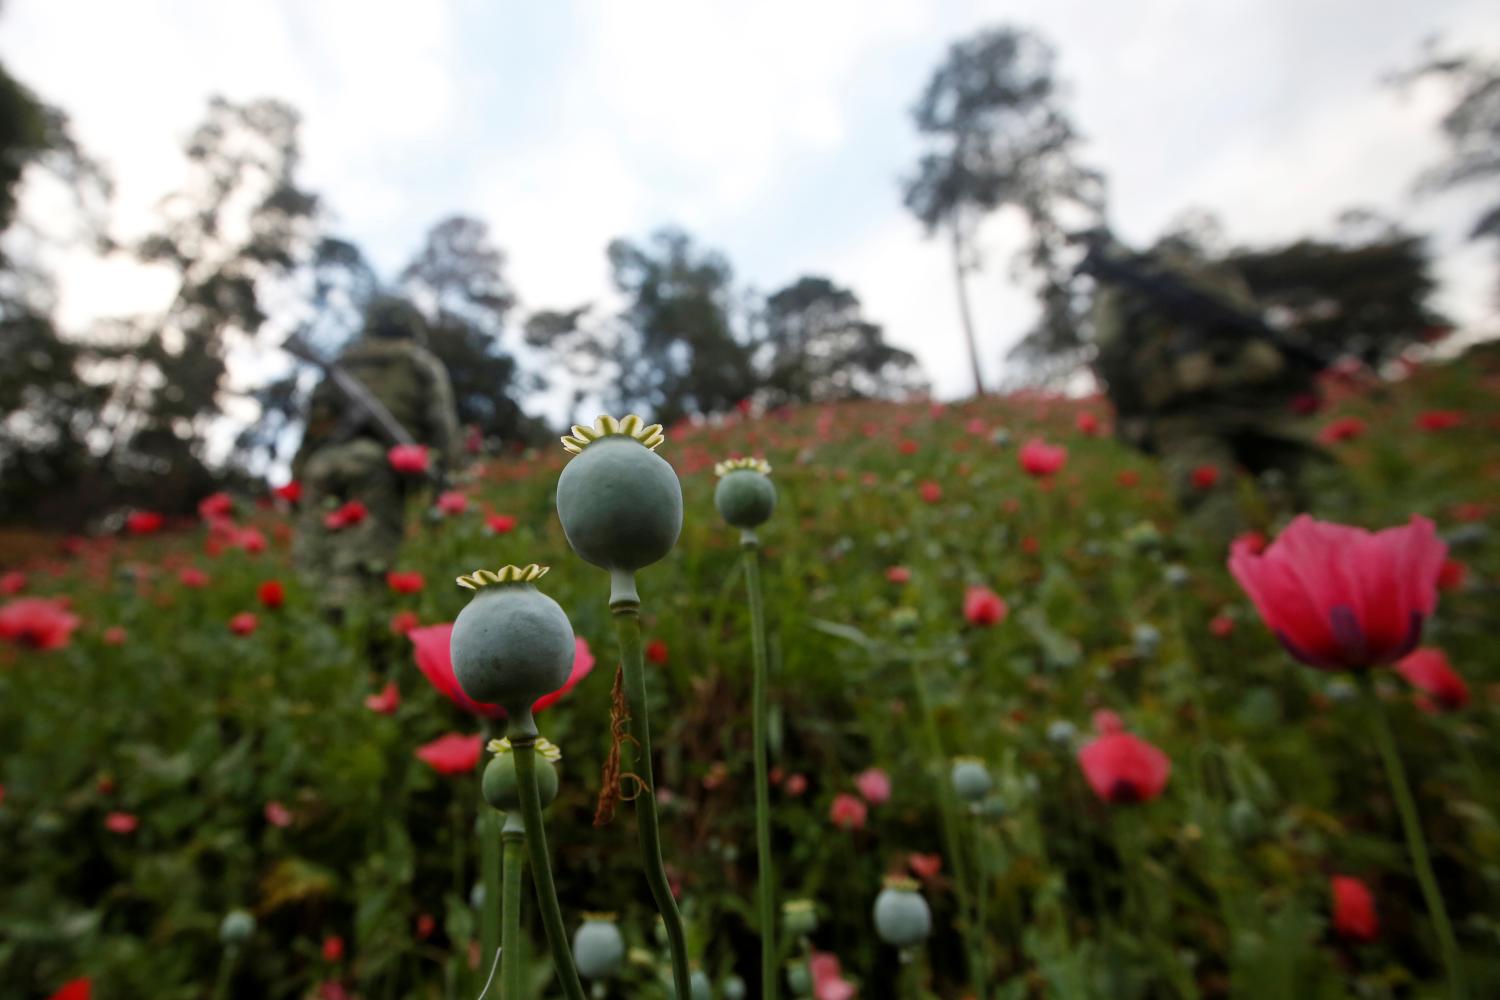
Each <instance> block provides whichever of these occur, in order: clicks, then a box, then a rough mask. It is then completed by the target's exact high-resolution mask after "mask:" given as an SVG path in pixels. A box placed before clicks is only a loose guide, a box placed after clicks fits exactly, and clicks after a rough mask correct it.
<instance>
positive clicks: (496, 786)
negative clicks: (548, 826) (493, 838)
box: [479, 736, 562, 813]
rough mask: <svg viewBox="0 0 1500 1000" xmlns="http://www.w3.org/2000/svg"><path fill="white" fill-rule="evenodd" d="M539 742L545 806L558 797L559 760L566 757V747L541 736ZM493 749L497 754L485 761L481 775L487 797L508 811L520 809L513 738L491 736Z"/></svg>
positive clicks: (539, 785)
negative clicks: (564, 750) (511, 742)
mask: <svg viewBox="0 0 1500 1000" xmlns="http://www.w3.org/2000/svg"><path fill="white" fill-rule="evenodd" d="M535 745H536V758H535V759H536V790H537V795H538V797H539V798H540V799H541V800H542V808H543V809H545V808H547V807H548V806H550V805H551V804H552V801H553V800H554V799H556V798H557V762H558V761H560V760H562V751H561V750H559V749H558V748H557V747H556V745H554V744H553V743H550V742H548V741H547V740H546V739H545V738H543V737H540V736H539V737H537V740H536V744H535ZM489 750H490V752H491V753H493V754H494V755H495V758H494V759H493V760H491V761H490V762H489V763H488V764H486V765H485V767H484V777H483V778H481V779H480V783H479V788H480V791H481V792H482V793H483V794H484V801H486V802H488V803H489V804H490V805H491V806H493V807H494V808H496V809H498V810H500V811H501V812H504V813H515V812H519V811H520V809H521V790H520V788H519V786H518V785H517V783H516V755H515V753H514V752H513V751H512V749H511V745H510V740H509V739H503V740H490V744H489Z"/></svg>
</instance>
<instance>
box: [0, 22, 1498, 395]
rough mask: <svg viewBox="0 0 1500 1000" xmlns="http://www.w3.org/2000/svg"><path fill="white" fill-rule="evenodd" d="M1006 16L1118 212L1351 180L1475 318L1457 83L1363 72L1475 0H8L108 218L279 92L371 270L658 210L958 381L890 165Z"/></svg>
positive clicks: (1273, 218)
mask: <svg viewBox="0 0 1500 1000" xmlns="http://www.w3.org/2000/svg"><path fill="white" fill-rule="evenodd" d="M1006 22H1010V23H1015V24H1021V25H1029V26H1032V27H1034V28H1036V29H1038V30H1039V31H1040V32H1042V33H1043V34H1044V35H1045V36H1046V37H1048V38H1049V39H1051V40H1052V41H1053V43H1054V44H1055V45H1056V46H1057V48H1058V50H1059V52H1060V56H1061V66H1060V69H1061V75H1062V76H1063V77H1064V78H1065V79H1066V80H1067V81H1068V82H1069V84H1070V89H1071V94H1072V106H1073V109H1074V112H1075V115H1076V118H1077V121H1078V124H1079V126H1080V127H1081V129H1082V131H1083V132H1084V133H1085V134H1086V136H1087V137H1088V139H1089V143H1088V146H1087V149H1086V157H1087V159H1088V160H1089V161H1090V162H1091V163H1093V164H1094V165H1096V166H1098V167H1100V168H1102V169H1103V170H1104V171H1105V172H1106V174H1107V175H1108V178H1109V182H1110V192H1111V213H1112V221H1113V222H1114V224H1115V226H1116V228H1117V229H1118V230H1119V232H1120V233H1121V234H1122V235H1123V236H1124V237H1126V238H1127V239H1129V240H1132V241H1145V240H1148V239H1149V238H1151V237H1152V236H1153V235H1155V234H1156V233H1158V232H1159V231H1160V230H1161V229H1162V228H1163V227H1164V226H1166V225H1167V224H1168V223H1169V222H1170V221H1171V220H1172V219H1173V218H1174V217H1176V216H1178V215H1179V214H1180V213H1181V212H1182V211H1183V210H1185V209H1188V208H1194V207H1196V208H1206V209H1209V210H1212V211H1214V212H1216V213H1218V214H1219V215H1220V216H1222V218H1223V219H1224V220H1225V222H1226V223H1227V229H1228V232H1229V235H1230V236H1231V238H1233V239H1235V240H1236V241H1264V240H1274V239H1283V238H1291V237H1294V236H1297V235H1301V234H1305V233H1308V232H1317V231H1320V230H1321V231H1324V232H1326V231H1327V230H1328V229H1329V227H1330V225H1331V223H1332V220H1333V218H1334V216H1335V215H1336V214H1337V212H1338V211H1339V210H1340V209H1343V208H1346V207H1352V206H1371V207H1375V208H1378V209H1381V210H1383V211H1385V212H1388V213H1390V214H1392V215H1395V216H1397V217H1399V218H1402V219H1404V220H1406V221H1407V222H1409V223H1410V224H1411V225H1413V226H1415V227H1417V228H1419V229H1421V230H1423V231H1430V232H1432V233H1433V234H1434V237H1435V246H1436V248H1437V249H1438V250H1439V252H1440V253H1441V254H1442V256H1443V260H1442V265H1441V275H1442V278H1443V280H1444V288H1443V298H1442V301H1441V304H1442V305H1443V306H1445V307H1446V308H1448V309H1449V310H1450V311H1451V312H1453V313H1455V314H1456V315H1457V316H1458V317H1459V318H1460V319H1461V320H1462V321H1464V322H1465V323H1467V324H1470V325H1479V326H1481V327H1484V328H1492V327H1493V326H1494V324H1495V319H1494V315H1493V313H1492V312H1490V302H1489V300H1488V297H1487V296H1488V291H1489V288H1490V287H1491V282H1492V280H1493V278H1492V276H1493V266H1492V264H1491V263H1490V259H1489V258H1488V257H1487V256H1486V251H1485V250H1484V249H1483V248H1475V247H1467V248H1466V247H1465V245H1464V243H1463V240H1462V234H1463V230H1464V228H1465V226H1466V225H1467V224H1469V223H1470V222H1471V221H1472V219H1473V218H1474V216H1475V214H1476V211H1477V209H1476V206H1477V205H1478V204H1479V203H1480V200H1479V196H1480V195H1481V194H1483V192H1478V191H1476V192H1471V193H1468V194H1461V195H1460V194H1456V195H1450V196H1445V197H1443V198H1440V199H1434V200H1430V201H1424V202H1415V201H1413V199H1412V198H1411V196H1410V188H1411V182H1412V179H1413V177H1414V176H1415V175H1416V174H1417V173H1418V172H1419V171H1420V170H1421V169H1422V168H1423V167H1424V166H1427V165H1429V164H1431V163H1432V162H1434V161H1436V160H1437V159H1438V158H1440V157H1441V155H1442V153H1443V147H1442V145H1441V142H1440V140H1439V137H1438V135H1437V132H1436V130H1435V120H1436V117H1437V115H1438V114H1439V113H1440V111H1441V109H1442V108H1443V107H1444V95H1443V94H1442V93H1441V92H1440V91H1439V90H1438V88H1436V87H1427V88H1423V89H1419V90H1417V91H1415V92H1412V93H1410V94H1407V95H1405V96H1402V95H1400V94H1397V93H1395V92H1393V91H1391V90H1390V89H1388V88H1384V87H1382V86H1380V85H1379V78H1380V76H1381V74H1382V73H1384V72H1386V71H1389V70H1391V69H1393V68H1397V67H1400V66H1402V65H1405V64H1408V63H1409V62H1411V60H1412V59H1413V58H1414V56H1415V54H1416V52H1417V51H1418V46H1419V43H1420V42H1421V40H1422V39H1423V38H1425V37H1427V36H1429V35H1432V34H1436V33H1441V34H1442V35H1443V36H1444V37H1445V38H1446V39H1447V40H1449V41H1450V42H1452V43H1456V44H1457V45H1459V46H1461V47H1465V48H1482V49H1487V50H1488V51H1491V52H1494V51H1497V50H1500V4H1497V3H1495V2H1493V0H1446V2H1444V0H1427V2H1414V0H1134V2H1131V3H1118V2H1112V0H1111V2H1106V0H1012V2H1008V3H1007V2H979V0H967V2H961V0H947V2H931V0H927V2H920V0H912V2H908V3H884V2H878V0H835V2H819V0H798V2H780V0H761V2H745V0H740V2H734V3H717V2H705V0H682V2H661V3H657V2H645V0H629V2H609V0H573V2H561V0H558V2H552V0H548V2H543V3H536V2H528V3H521V2H497V0H447V2H444V0H424V2H410V3H399V2H380V0H348V2H345V0H279V2H277V0H245V2H231V0H212V2H207V3H205V2H202V0H131V2H128V3H123V2H119V0H94V2H85V0H9V2H8V3H6V5H5V9H4V13H3V14H0V58H3V59H4V62H5V64H6V65H7V66H8V67H9V68H10V70H11V72H12V73H13V74H14V75H16V76H17V77H18V78H20V79H21V80H23V81H24V82H26V83H27V84H29V85H31V86H32V87H33V88H34V89H35V90H36V91H37V92H38V93H40V94H41V95H42V96H43V97H44V98H45V99H46V100H48V101H50V102H52V103H54V104H57V105H59V106H61V107H62V108H63V109H65V110H66V111H67V112H68V113H69V114H70V115H71V116H72V118H73V121H74V124H75V131H76V134H77V136H78V138H79V139H80V140H81V141H82V143H83V144H84V146H85V147H87V148H88V150H90V151H91V152H92V153H94V154H95V155H97V156H98V157H100V158H101V159H103V160H104V161H105V162H106V163H107V164H108V166H109V168H110V169H111V171H112V172H113V174H114V176H115V178H116V181H117V183H118V194H117V198H116V203H115V210H116V216H117V219H118V221H119V225H120V227H121V229H122V231H123V232H125V233H127V234H128V233H130V232H138V231H139V230H140V229H141V228H142V227H144V226H145V225H146V224H148V223H149V221H150V219H151V212H152V207H153V205H154V204H155V203H156V201H157V199H159V198H160V197H161V196H162V195H163V194H164V193H166V192H167V191H168V190H170V189H171V188H173V187H174V186H175V185H176V184H177V183H178V182H179V181H180V180H181V178H182V161H181V157H180V154H179V153H178V149H179V147H180V143H181V140H182V137H183V136H184V135H185V134H186V133H187V132H188V131H189V129H190V128H191V127H192V126H193V124H194V123H195V122H196V121H197V120H198V119H199V118H200V117H201V115H202V113H203V110H204V106H205V101H206V99H207V98H208V96H209V95H211V94H215V93H220V94H224V95H226V96H228V97H230V98H234V99H248V98H253V97H261V96H271V97H279V98H283V99H286V100H288V101H290V102H292V103H293V104H294V105H296V106H297V107H298V108H299V109H300V110H301V111H302V113H303V115H304V132H303V141H304V147H305V151H306V169H305V173H304V178H305V181H306V183H307V185H308V186H310V187H311V188H312V189H314V190H316V191H318V192H320V193H322V194H323V195H324V196H325V197H326V199H327V201H328V203H329V205H330V207H331V208H332V210H333V212H334V215H335V223H336V225H335V228H336V230H337V231H338V232H340V233H341V234H343V235H346V236H348V237H351V238H352V239H354V240H355V241H356V242H358V243H359V244H360V245H362V246H363V247H365V249H366V250H367V252H368V253H370V255H371V256H372V257H373V258H374V260H375V261H376V262H377V264H378V265H379V266H380V267H381V269H382V270H383V271H384V272H385V273H386V274H387V276H389V275H390V274H391V273H392V272H393V271H394V270H395V269H397V268H398V267H399V266H400V265H401V263H402V262H403V261H404V260H405V259H406V258H407V257H408V256H409V255H410V254H411V253H412V251H413V250H414V249H415V248H416V246H417V245H418V243H419V240H420V238H421V236H422V234H423V233H424V231H425V230H426V228H427V227H428V226H429V225H430V224H431V223H432V222H434V221H435V220H437V219H438V218H440V217H442V216H444V215H447V214H451V213H454V212H463V213H470V214H475V215H478V216H480V217H482V218H484V219H485V220H487V221H488V222H489V223H490V225H491V227H492V230H493V232H494V234H495V237H496V239H497V241H498V242H499V244H500V245H501V246H502V247H503V248H504V249H505V251H506V253H507V255H508V257H509V276H510V278H511V281H512V283H513V284H514V285H515V287H516V289H517V291H518V292H519V294H520V297H521V300H522V303H523V306H524V307H526V308H543V307H548V306H556V307H562V306H571V305H576V304H579V303H582V302H585V301H590V300H598V299H601V298H603V297H605V296H606V295H607V289H608V273H607V269H606V266H605V260H604V247H605V244H606V243H607V242H608V241H609V240H610V239H611V238H613V237H616V236H631V237H644V236H645V235H647V234H648V233H649V232H650V231H651V230H652V229H653V228H655V227H657V226H659V225H663V224H667V223H673V224H678V225H681V226H683V227H685V228H687V229H688V230H689V231H691V232H692V233H693V234H694V235H695V236H696V237H697V238H698V239H699V240H701V241H702V242H703V243H705V244H706V245H708V246H712V247H715V248H717V249H719V250H722V251H723V252H724V253H725V254H727V255H728V257H729V259H730V261H731V262H732V263H733V265H734V267H735V269H736V273H737V277H738V279H739V281H740V282H741V283H742V284H745V285H750V286H754V287H756V288H759V289H761V290H763V291H769V290H773V289H775V288H777V287H779V286H780V285H781V284H782V283H784V282H787V281H789V280H791V279H793V278H795V277H796V276H798V275H800V274H803V273H817V274H824V275H827V276H829V277H831V278H833V279H834V280H836V281H838V282H841V283H844V284H847V285H850V286H852V287H853V288H854V289H855V291H856V292H857V293H858V294H859V295H860V297H861V298H862V299H863V301H864V303H865V306H866V311H867V313H868V314H869V316H870V317H871V318H872V319H875V320H877V321H879V322H882V323H884V324H885V325H886V327H887V329H888V331H889V335H890V337H891V339H892V340H893V341H895V342H896V343H899V344H901V345H903V346H905V347H907V348H908V349H910V350H912V351H914V352H915V353H916V354H917V355H918V356H919V358H920V359H921V360H922V362H923V364H924V366H925V367H926V369H927V371H928V373H929V375H930V376H931V377H932V378H933V381H934V383H935V385H936V387H937V389H938V391H939V392H940V393H941V394H943V395H955V394H960V393H963V392H965V391H967V389H968V387H969V379H968V375H967V372H966V363H965V361H964V360H963V354H962V350H961V339H960V336H961V335H960V332H959V326H958V318H957V310H956V308H955V305H954V297H953V291H952V276H951V271H950V265H949V261H948V259H947V256H946V254H945V249H944V244H943V243H941V242H940V241H937V242H934V241H928V240H926V239H924V238H923V235H922V232H921V230H920V227H918V226H917V225H916V223H915V222H914V221H913V220H912V219H911V218H909V217H908V216H907V215H906V213H905V211H904V209H903V208H902V206H901V202H900V194H899V186H898V181H899V178H900V177H901V176H903V175H904V174H906V173H908V172H909V171H910V169H911V165H912V164H913V162H914V161H915V158H916V155H917V151H918V148H919V146H918V142H917V139H916V136H915V134H914V132H913V130H912V127H911V124H910V116H909V109H910V107H911V105H912V103H913V102H914V100H915V98H916V96H917V94H918V92H919V91H920V89H921V87H922V86H923V84H924V83H925V82H926V80H927V78H928V76H929V75H930V73H931V72H932V70H933V68H934V66H935V65H936V64H937V63H938V61H939V60H940V59H941V58H942V56H943V54H944V51H945V49H946V47H947V46H948V44H949V43H950V42H951V41H953V40H955V39H957V38H959V37H962V36H964V35H966V34H969V33H971V32H973V31H975V30H976V29H979V28H982V27H985V26H990V25H995V24H999V23H1006ZM1016 239H1017V234H1016V233H1015V232H1013V231H1011V230H1008V229H1007V227H1006V225H1005V224H1004V223H1003V222H997V223H996V224H994V225H992V226H990V227H988V228H987V229H986V231H985V233H984V240H985V243H986V246H987V248H988V250H989V253H988V269H987V272H986V273H985V274H984V275H982V276H981V277H980V278H979V279H978V280H976V282H975V300H976V312H977V320H978V327H979V331H980V336H981V340H982V348H983V352H984V357H985V362H986V366H987V369H988V372H989V373H990V376H991V378H993V377H995V376H997V375H998V374H999V373H1000V371H1001V357H1002V355H1003V354H1004V352H1005V350H1006V348H1007V347H1009V346H1010V345H1011V344H1012V343H1013V342H1014V340H1015V338H1016V337H1017V336H1019V335H1020V333H1021V332H1023V331H1024V329H1025V328H1026V326H1027V325H1028V323H1029V321H1030V320H1031V318H1032V316H1033V307H1032V305H1031V303H1030V301H1029V298H1028V296H1026V295H1025V294H1024V293H1023V292H1021V291H1019V290H1017V289H1015V288H1013V287H1012V286H1010V285H1009V284H1008V281H1007V269H1006V263H1007V259H1008V257H1009V254H1010V252H1011V250H1012V249H1013V247H1014V245H1015V241H1016ZM62 294H63V300H62V305H63V313H64V318H65V320H66V321H68V322H72V323H75V324H77V323H82V322H84V321H85V320H86V319H87V318H88V317H89V316H91V315H95V314H100V313H109V312H112V311H120V310H129V309H131V308H135V307H138V306H139V305H141V304H142V302H143V299H144V300H147V301H148V300H149V298H150V296H151V295H152V294H157V295H159V294H161V290H160V287H157V288H156V290H155V291H153V290H152V283H151V282H150V281H146V280H142V278H141V276H140V275H139V274H137V273H135V272H132V271H130V270H129V269H127V268H124V267H121V266H108V265H98V264H87V263H85V262H82V261H80V260H78V259H76V258H74V259H70V260H69V262H68V264H67V266H66V268H65V270H64V274H63V283H62Z"/></svg>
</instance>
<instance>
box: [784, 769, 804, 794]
mask: <svg viewBox="0 0 1500 1000" xmlns="http://www.w3.org/2000/svg"><path fill="white" fill-rule="evenodd" d="M782 788H783V789H784V790H785V791H786V793H787V794H788V795H790V796H791V797H792V798H794V799H796V798H801V797H802V795H803V794H804V793H805V792H806V791H807V775H805V774H800V773H798V774H789V775H787V776H786V782H785V784H783V785H782Z"/></svg>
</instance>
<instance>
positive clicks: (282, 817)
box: [261, 799, 292, 830]
mask: <svg viewBox="0 0 1500 1000" xmlns="http://www.w3.org/2000/svg"><path fill="white" fill-rule="evenodd" d="M261 813H262V814H263V815H264V816H265V817H266V822H267V823H270V824H271V825H272V826H274V827H276V828H277V829H278V830H285V829H286V828H287V827H289V826H291V825H292V811H291V810H290V809H288V808H287V807H286V806H284V805H282V804H281V803H280V802H277V801H276V800H275V799H272V800H271V801H270V802H267V803H266V804H265V807H264V808H262V809H261Z"/></svg>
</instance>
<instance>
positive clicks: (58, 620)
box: [0, 597, 82, 650]
mask: <svg viewBox="0 0 1500 1000" xmlns="http://www.w3.org/2000/svg"><path fill="white" fill-rule="evenodd" d="M80 624H82V621H81V620H80V619H79V617H78V616H77V615H75V614H73V613H72V612H70V611H69V610H68V608H67V605H66V604H65V603H64V602H62V601H60V600H57V599H55V598H46V597H22V598H18V599H16V600H14V601H11V602H10V603H9V604H6V605H4V606H3V607H0V639H8V640H10V641H11V642H14V643H16V644H17V645H19V646H26V647H28V648H30V649H37V650H45V649H62V648H63V647H64V646H66V645H67V644H68V642H69V640H71V639H72V637H73V630H74V629H76V628H77V627H78V626H79V625H80Z"/></svg>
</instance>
